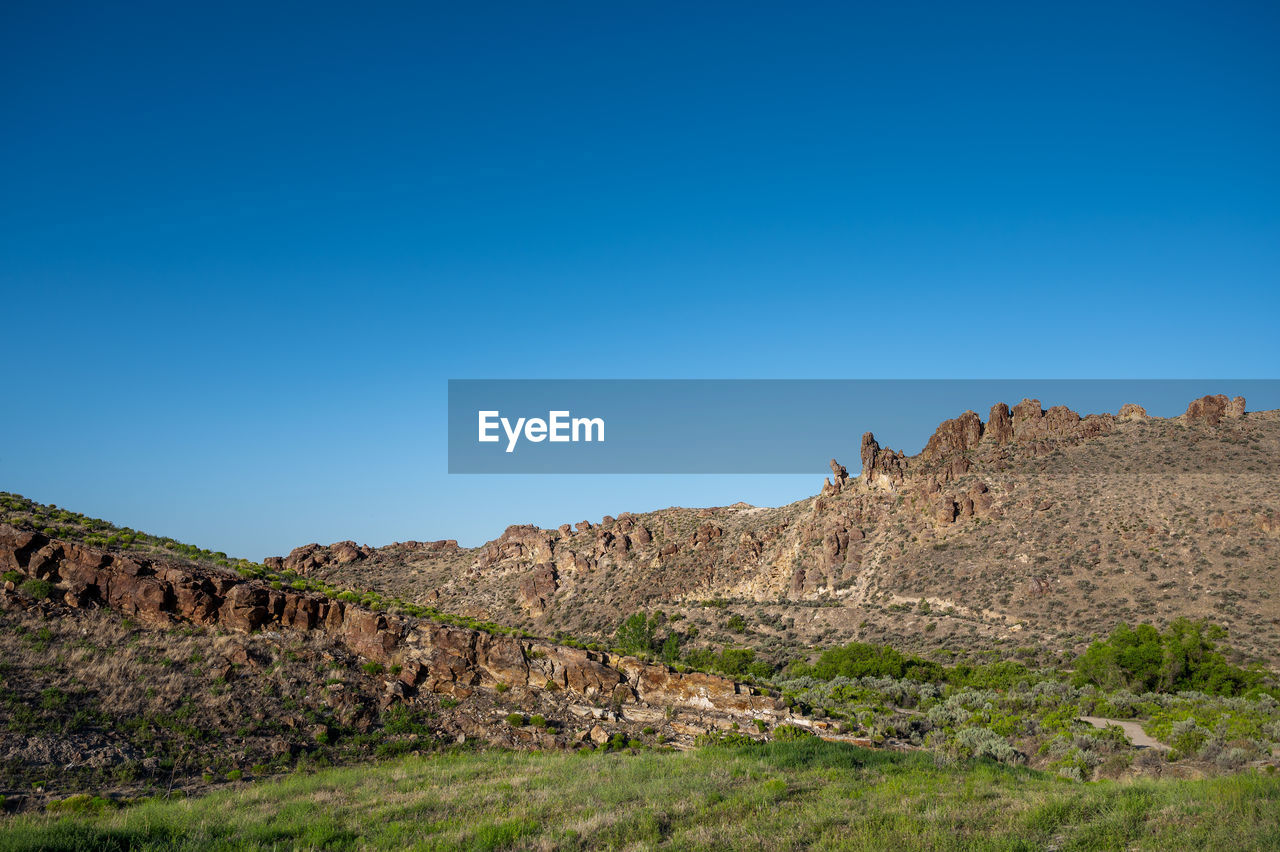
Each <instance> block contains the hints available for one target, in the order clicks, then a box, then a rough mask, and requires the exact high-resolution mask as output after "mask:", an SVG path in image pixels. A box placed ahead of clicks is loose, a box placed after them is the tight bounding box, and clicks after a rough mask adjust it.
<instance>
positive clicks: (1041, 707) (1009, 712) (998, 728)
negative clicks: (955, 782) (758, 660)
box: [773, 621, 1280, 780]
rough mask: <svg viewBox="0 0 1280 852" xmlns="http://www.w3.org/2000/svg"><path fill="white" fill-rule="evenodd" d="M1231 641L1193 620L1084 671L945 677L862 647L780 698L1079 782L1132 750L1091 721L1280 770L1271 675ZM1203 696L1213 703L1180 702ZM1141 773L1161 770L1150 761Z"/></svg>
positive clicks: (1108, 769) (1215, 764)
mask: <svg viewBox="0 0 1280 852" xmlns="http://www.w3.org/2000/svg"><path fill="white" fill-rule="evenodd" d="M1220 638H1222V633H1221V632H1220V631H1219V630H1214V629H1213V628H1211V627H1208V626H1206V625H1202V624H1195V623H1191V622H1186V621H1175V622H1174V623H1173V624H1172V625H1171V626H1170V628H1169V629H1168V630H1166V631H1165V632H1164V633H1161V632H1159V631H1156V630H1155V628H1153V627H1151V626H1150V625H1141V626H1140V627H1139V628H1137V629H1136V630H1131V629H1129V628H1128V627H1127V626H1125V625H1123V624H1122V625H1120V626H1118V627H1117V628H1116V630H1115V631H1113V633H1112V635H1111V636H1110V637H1109V638H1108V639H1106V640H1105V641H1098V642H1095V643H1093V644H1092V645H1091V646H1090V647H1089V649H1088V650H1087V651H1086V652H1085V653H1084V654H1083V655H1081V657H1080V658H1079V660H1077V662H1076V667H1075V669H1074V671H1071V670H1066V669H1062V668H1049V669H1042V670H1031V669H1028V668H1027V667H1026V666H1024V665H1023V664H1021V663H1018V662H1014V661H1008V660H1004V661H998V662H993V663H988V664H969V663H959V664H955V665H950V666H947V665H942V664H940V663H937V662H934V661H931V660H924V659H921V658H919V657H913V656H909V655H904V654H902V653H900V652H898V651H896V650H894V649H893V648H890V647H888V646H873V645H866V644H862V643H856V642H855V643H851V644H849V645H845V646H842V647H839V648H832V649H828V650H827V651H825V652H823V653H822V654H821V655H820V657H819V658H818V660H817V661H816V662H815V663H812V664H811V663H806V662H802V661H801V662H796V663H793V664H792V665H791V666H790V667H789V668H788V669H787V671H786V672H785V674H784V675H783V676H781V677H780V678H777V679H775V680H774V681H773V686H774V687H776V688H777V689H779V690H780V691H781V692H782V695H783V697H784V699H785V700H786V701H787V702H788V703H789V704H790V705H792V706H794V707H796V708H798V709H799V710H801V711H802V712H805V713H808V714H811V715H815V716H819V717H828V718H830V719H833V720H837V721H838V723H839V725H840V730H841V731H843V732H845V733H853V734H861V735H863V736H865V737H868V738H870V739H871V740H872V741H873V742H884V741H887V740H890V739H897V740H901V741H906V742H909V743H911V744H914V745H919V746H926V747H928V748H929V749H931V750H932V751H934V752H935V753H936V754H938V755H939V756H941V757H944V758H951V759H956V758H966V757H980V756H987V757H991V758H993V759H995V760H998V761H1001V762H1005V763H1030V764H1032V765H1035V766H1039V767H1042V768H1048V769H1051V770H1054V771H1057V772H1058V773H1059V774H1061V775H1063V776H1065V777H1067V778H1072V779H1075V780H1089V779H1090V778H1093V777H1097V776H1099V775H1106V774H1112V775H1114V774H1121V773H1123V772H1125V771H1126V770H1128V769H1129V767H1130V766H1131V765H1133V763H1134V758H1135V753H1134V750H1133V749H1132V747H1131V744H1130V743H1129V741H1128V739H1127V738H1126V737H1125V735H1124V734H1123V733H1122V732H1121V731H1120V729H1119V728H1116V727H1107V728H1105V729H1101V730H1099V729H1096V728H1094V727H1092V726H1091V725H1089V724H1087V723H1085V722H1083V721H1081V720H1080V717H1082V716H1095V717H1103V718H1109V719H1120V720H1142V721H1143V723H1144V730H1145V732H1146V733H1147V734H1149V735H1150V736H1152V737H1154V738H1155V739H1157V740H1159V741H1160V742H1162V743H1166V744H1168V745H1169V746H1171V751H1169V753H1168V755H1167V758H1168V760H1169V761H1174V762H1176V761H1180V760H1183V759H1188V758H1190V759H1194V760H1198V761H1199V762H1200V763H1201V765H1202V768H1204V769H1207V770H1209V771H1234V770H1237V769H1239V768H1241V767H1243V766H1245V765H1248V764H1250V763H1253V762H1258V761H1263V760H1268V759H1270V757H1271V755H1272V749H1273V748H1274V747H1275V745H1276V744H1277V743H1280V702H1277V700H1276V697H1275V696H1276V693H1277V691H1278V690H1277V688H1276V686H1275V683H1274V679H1273V677H1272V676H1271V675H1270V674H1269V673H1267V672H1265V670H1262V669H1260V668H1251V669H1242V668H1239V667H1237V666H1234V665H1232V664H1230V663H1229V662H1227V659H1226V657H1225V653H1229V649H1225V651H1224V650H1223V649H1220V648H1219V646H1218V645H1217V644H1216V642H1215V640H1217V639H1220ZM1192 684H1194V685H1198V686H1200V687H1202V688H1203V689H1204V690H1207V692H1206V691H1198V690H1196V689H1190V688H1181V689H1179V690H1178V691H1176V692H1174V691H1172V690H1173V689H1174V688H1178V687H1188V686H1190V685H1192ZM1130 686H1140V687H1141V686H1147V687H1150V689H1149V690H1148V691H1142V692H1140V693H1135V692H1133V691H1131V690H1130V688H1129V687H1130ZM1140 766H1141V767H1142V768H1143V769H1144V770H1146V771H1153V770H1155V769H1158V764H1155V763H1153V762H1152V761H1151V760H1150V759H1149V758H1148V759H1146V760H1144V761H1142V762H1141V763H1140Z"/></svg>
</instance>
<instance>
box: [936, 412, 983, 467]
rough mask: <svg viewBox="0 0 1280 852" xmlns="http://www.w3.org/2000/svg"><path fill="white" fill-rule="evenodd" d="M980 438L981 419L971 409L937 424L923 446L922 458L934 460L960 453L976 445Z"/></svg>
mask: <svg viewBox="0 0 1280 852" xmlns="http://www.w3.org/2000/svg"><path fill="white" fill-rule="evenodd" d="M980 440H982V421H981V420H980V419H979V418H978V415H977V414H976V413H974V412H972V411H966V412H965V413H964V414H961V415H960V416H959V417H956V418H955V419H953V420H944V421H942V422H941V423H940V424H938V428H937V430H936V431H934V433H933V436H932V437H930V438H929V443H927V444H925V447H924V453H923V456H924V460H925V461H936V460H938V459H941V458H945V457H948V456H953V455H960V454H963V453H966V452H968V451H969V450H971V449H973V448H974V447H976V446H978V442H979V441H980Z"/></svg>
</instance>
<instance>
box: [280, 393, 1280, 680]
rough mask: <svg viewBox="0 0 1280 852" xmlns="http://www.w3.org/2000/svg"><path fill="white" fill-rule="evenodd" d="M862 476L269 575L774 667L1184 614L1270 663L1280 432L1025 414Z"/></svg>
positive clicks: (1084, 634)
mask: <svg viewBox="0 0 1280 852" xmlns="http://www.w3.org/2000/svg"><path fill="white" fill-rule="evenodd" d="M861 462H862V465H861V472H860V473H859V474H856V475H854V476H852V477H850V476H847V474H846V473H845V470H844V468H843V467H842V466H840V465H839V464H837V463H836V462H834V461H833V462H832V470H833V474H834V477H833V479H828V481H827V483H826V484H825V485H824V486H823V488H822V491H821V493H820V494H818V495H816V496H814V497H813V498H810V499H806V500H802V501H799V502H796V503H793V504H791V505H788V506H782V507H778V508H757V507H751V506H746V505H743V504H739V505H736V506H729V507H719V508H707V509H682V508H671V509H664V510H661V511H656V512H648V513H644V514H636V515H632V514H624V515H621V516H619V517H618V518H611V517H605V518H604V519H603V520H601V521H600V522H598V523H592V522H587V521H581V522H578V523H577V524H574V525H569V524H565V525H562V526H561V527H559V528H558V529H555V530H546V529H539V528H537V527H533V526H512V527H509V528H508V529H507V530H506V531H505V532H504V533H503V534H502V535H501V536H499V537H498V538H496V539H494V540H493V541H491V542H489V543H487V544H485V545H483V546H482V547H479V548H474V549H468V548H460V547H458V546H457V544H456V543H455V542H452V541H440V542H430V543H423V542H406V543H400V544H394V545H391V546H388V547H383V548H377V549H374V548H368V547H358V546H356V545H355V544H354V543H353V542H342V543H339V544H336V545H331V546H327V547H322V546H319V545H307V546H305V547H301V548H297V549H295V550H294V551H293V552H292V553H291V554H290V555H289V556H287V557H283V558H276V559H270V560H267V562H268V564H271V565H274V566H277V567H282V568H286V569H290V570H295V571H298V572H300V573H303V574H308V575H311V576H316V577H319V578H323V579H325V580H327V581H330V582H340V583H344V584H348V585H352V586H356V587H360V588H372V589H377V590H380V591H382V592H384V593H388V594H395V595H399V596H402V597H405V598H407V599H411V600H416V601H419V602H423V603H430V604H433V605H436V606H439V607H441V608H442V609H446V610H449V611H455V612H463V613H467V614H469V615H472V616H475V617H477V618H484V619H493V620H495V621H500V622H503V623H507V624H512V625H520V626H524V627H527V628H528V629H531V630H535V631H538V632H541V633H551V632H554V631H565V632H567V633H570V634H574V635H579V636H584V637H593V638H594V637H603V636H612V634H613V631H614V630H615V628H616V627H617V625H618V624H619V622H620V621H621V620H622V619H623V618H625V617H626V616H628V615H629V614H631V613H633V612H635V611H637V610H650V611H652V610H657V609H661V610H663V611H664V612H665V613H666V614H667V615H668V616H669V617H670V616H674V617H675V618H676V619H680V618H683V619H684V621H683V624H681V625H680V626H679V628H678V629H679V631H680V633H681V635H682V636H683V637H684V638H685V641H686V642H693V643H695V644H717V643H723V644H735V645H745V646H748V647H753V648H756V649H758V650H759V651H761V652H763V653H765V654H767V655H771V657H772V658H773V659H777V660H781V659H783V658H785V657H787V656H791V655H794V654H796V653H798V652H803V651H804V650H807V649H809V648H812V647H814V646H815V645H819V644H831V643H833V642H836V641H846V640H850V639H859V640H863V641H876V642H890V643H892V644H894V645H895V646H900V647H905V648H913V649H917V650H924V649H930V648H933V649H936V648H949V649H953V650H970V651H974V650H977V651H981V650H990V649H1001V648H1003V649H1004V652H1005V655H1008V654H1010V653H1012V652H1013V650H1014V649H1015V648H1020V649H1022V653H1023V654H1024V655H1027V656H1037V655H1039V656H1041V657H1047V656H1051V655H1053V654H1056V653H1058V652H1060V651H1068V650H1075V651H1078V650H1080V648H1082V647H1083V643H1084V642H1085V641H1086V640H1087V639H1088V638H1089V637H1090V636H1092V635H1094V634H1098V633H1103V632H1106V631H1108V630H1110V629H1111V627H1112V626H1114V624H1115V623H1116V622H1118V621H1122V620H1124V621H1130V622H1134V621H1142V620H1146V621H1154V622H1156V623H1167V622H1169V621H1171V620H1172V619H1174V618H1176V617H1179V616H1187V617H1190V618H1208V619H1211V620H1213V621H1215V622H1217V623H1220V624H1222V625H1224V626H1225V627H1227V628H1228V629H1229V631H1230V633H1231V635H1232V639H1233V643H1234V644H1236V645H1237V646H1238V647H1240V648H1241V649H1242V650H1244V651H1245V652H1247V653H1249V654H1251V655H1255V656H1257V657H1259V658H1261V659H1264V660H1266V661H1268V662H1269V663H1271V664H1273V665H1274V664H1275V663H1276V662H1277V661H1280V598H1275V597H1272V595H1273V593H1274V591H1275V589H1276V588H1277V586H1278V582H1277V581H1278V580H1280V575H1278V573H1277V572H1278V566H1280V485H1277V483H1278V482H1280V478H1278V477H1277V474H1278V473H1280V412H1276V411H1267V412H1251V413H1248V414H1245V413H1244V400H1243V399H1241V398H1237V399H1236V400H1227V399H1226V398H1225V397H1206V398H1204V399H1202V400H1196V401H1195V402H1193V403H1192V404H1191V406H1189V408H1188V411H1187V413H1186V414H1185V415H1183V416H1182V417H1179V418H1171V419H1157V418H1149V417H1147V416H1146V415H1145V412H1143V411H1142V409H1141V408H1140V407H1138V406H1133V405H1130V406H1125V408H1124V409H1123V410H1122V413H1121V414H1120V415H1116V416H1113V415H1110V414H1103V415H1089V416H1087V417H1083V418H1082V417H1080V416H1078V415H1077V414H1076V413H1074V412H1071V411H1069V410H1068V409H1065V408H1062V407H1055V408H1050V409H1048V410H1047V411H1046V410H1044V409H1042V407H1041V405H1040V403H1039V402H1038V401H1036V400H1024V401H1023V402H1022V403H1020V404H1019V405H1017V406H1015V407H1014V408H1013V409H1009V408H1008V407H1007V406H1006V405H1004V404H1003V403H1000V404H997V405H995V406H993V407H992V409H991V413H990V415H989V416H988V418H987V420H986V421H985V422H984V421H983V420H982V419H980V418H979V417H978V416H977V415H976V414H974V413H973V412H966V413H965V414H963V415H961V416H960V417H958V418H956V419H955V420H949V421H946V422H944V423H942V424H941V425H940V426H939V427H938V430H937V432H936V433H935V434H934V436H933V438H931V439H930V441H929V443H928V445H927V446H926V447H925V449H924V450H923V451H922V452H921V453H919V454H918V455H916V456H910V457H908V456H905V455H903V454H901V453H895V452H893V451H891V450H888V449H885V448H881V447H879V445H878V443H877V442H876V441H875V439H874V437H873V436H872V435H871V434H870V433H867V434H866V435H865V436H864V438H863V442H862V447H861ZM708 604H711V605H708Z"/></svg>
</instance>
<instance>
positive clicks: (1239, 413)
mask: <svg viewBox="0 0 1280 852" xmlns="http://www.w3.org/2000/svg"><path fill="white" fill-rule="evenodd" d="M1244 406H1245V402H1244V397H1242V396H1238V397H1236V398H1235V399H1228V398H1227V396H1226V395H1225V394H1215V395H1213V396H1202V397H1200V398H1199V399H1196V400H1192V401H1191V404H1190V405H1188V406H1187V410H1186V413H1185V414H1183V415H1182V419H1183V420H1185V421H1186V422H1188V423H1194V422H1202V423H1205V424H1208V425H1209V426H1217V425H1218V424H1219V423H1220V422H1221V421H1222V418H1224V417H1231V418H1237V417H1243V416H1244Z"/></svg>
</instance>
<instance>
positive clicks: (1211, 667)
mask: <svg viewBox="0 0 1280 852" xmlns="http://www.w3.org/2000/svg"><path fill="white" fill-rule="evenodd" d="M1225 635H1226V631H1225V630H1223V629H1222V628H1221V627H1219V626H1217V625H1214V624H1209V623H1207V622H1194V621H1189V620H1188V619H1185V618H1179V619H1176V620H1175V621H1174V622H1173V623H1172V624H1170V625H1169V629H1168V630H1166V631H1165V632H1164V633H1161V632H1159V631H1158V630H1156V628H1155V627H1154V626H1152V625H1150V624H1139V625H1138V626H1137V627H1136V628H1132V629H1131V628H1130V627H1129V626H1128V625H1127V624H1123V623H1121V624H1120V625H1118V626H1117V627H1116V628H1115V630H1113V631H1112V632H1111V635H1110V636H1109V637H1108V638H1107V639H1106V641H1103V642H1094V643H1093V644H1092V645H1090V646H1089V648H1088V650H1086V651H1085V652H1084V653H1083V654H1081V655H1080V657H1079V658H1078V659H1077V660H1076V662H1075V683H1076V684H1077V685H1084V684H1093V685H1095V686H1099V687H1102V688H1103V689H1121V688H1123V689H1127V690H1130V691H1131V692H1135V693H1143V692H1173V693H1177V692H1186V691H1195V692H1204V693H1208V694H1210V695H1239V694H1241V693H1243V692H1245V691H1247V690H1248V689H1249V688H1250V687H1253V686H1256V685H1257V684H1259V683H1261V682H1262V680H1263V673H1262V672H1261V671H1258V670H1249V669H1241V668H1238V667H1236V666H1233V665H1231V664H1230V663H1229V662H1227V658H1226V657H1225V656H1224V655H1223V654H1222V653H1221V652H1220V651H1219V650H1218V646H1217V643H1216V641H1215V640H1218V639H1221V638H1223V637H1224V636H1225Z"/></svg>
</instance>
